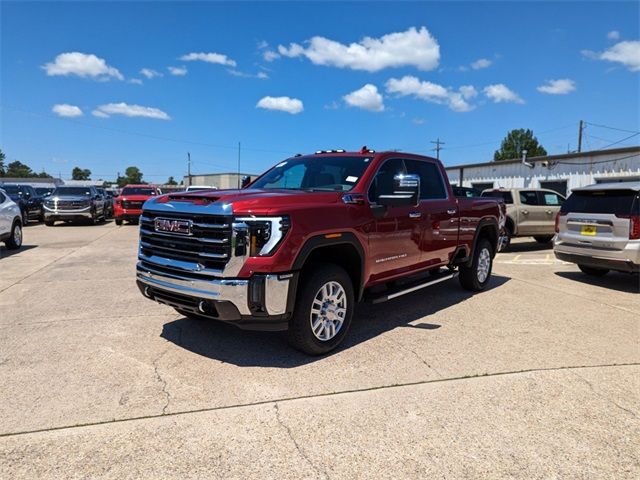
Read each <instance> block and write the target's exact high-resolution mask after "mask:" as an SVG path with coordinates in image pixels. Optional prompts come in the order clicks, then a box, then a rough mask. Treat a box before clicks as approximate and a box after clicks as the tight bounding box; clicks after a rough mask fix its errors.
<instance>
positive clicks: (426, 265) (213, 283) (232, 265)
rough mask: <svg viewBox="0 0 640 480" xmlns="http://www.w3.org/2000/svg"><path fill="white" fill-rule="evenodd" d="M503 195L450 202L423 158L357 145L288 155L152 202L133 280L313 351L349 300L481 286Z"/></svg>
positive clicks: (189, 312)
mask: <svg viewBox="0 0 640 480" xmlns="http://www.w3.org/2000/svg"><path fill="white" fill-rule="evenodd" d="M499 202H500V201H499V200H497V199H495V198H456V197H455V196H454V194H453V191H452V189H451V186H450V185H449V181H448V179H447V175H446V173H445V170H444V168H443V166H442V164H441V163H440V162H439V161H438V160H436V159H434V158H430V157H424V156H419V155H412V154H408V153H400V152H379V153H376V152H374V151H373V150H369V149H367V148H366V147H364V148H363V149H362V150H361V151H359V152H345V151H344V150H330V151H320V152H316V153H315V154H313V155H296V156H295V157H292V158H288V159H286V160H284V161H282V162H280V163H278V164H277V165H275V166H274V167H273V168H271V169H270V170H268V171H267V172H266V173H264V174H263V175H261V176H260V177H258V178H257V179H256V180H255V181H253V183H251V184H250V185H244V186H243V188H242V189H240V190H217V191H211V192H194V193H184V192H183V193H174V194H169V195H164V196H160V197H158V198H154V199H151V200H149V201H148V202H147V203H146V204H145V206H144V211H143V214H142V216H141V217H140V249H139V255H138V259H139V262H138V265H137V282H138V286H139V288H140V290H141V292H142V293H143V295H145V296H146V297H148V298H150V299H152V300H155V301H157V302H161V303H164V304H167V305H170V306H172V307H174V308H175V309H176V310H177V311H178V312H179V313H181V314H183V315H185V316H187V317H190V318H198V319H217V320H221V321H225V322H229V323H233V324H235V325H237V326H239V327H241V328H246V329H261V330H288V336H289V340H290V343H291V344H292V345H293V346H294V347H296V348H298V349H299V350H302V351H303V352H306V353H308V354H314V355H317V354H322V353H326V352H328V351H330V350H332V349H334V348H335V347H336V346H337V345H338V344H339V343H340V342H341V341H342V340H343V339H344V337H345V335H346V334H347V331H348V329H349V325H350V323H351V318H352V316H353V311H354V306H355V304H356V302H358V301H361V300H369V301H372V302H380V301H385V300H391V299H393V298H396V297H399V296H401V295H403V294H406V293H409V292H413V291H416V290H419V289H421V288H425V287H428V286H430V285H433V284H435V283H439V282H442V281H445V280H448V279H451V278H454V277H456V276H458V277H459V279H460V282H461V284H462V286H463V287H464V288H466V289H469V290H473V291H479V290H483V289H484V288H485V287H486V286H487V284H488V282H489V279H490V276H491V267H492V262H493V257H494V255H495V253H496V251H497V249H498V245H499V240H500V239H499V232H500V231H501V229H502V227H503V225H504V219H505V216H504V206H502V207H501V204H500V203H499ZM442 267H444V268H442Z"/></svg>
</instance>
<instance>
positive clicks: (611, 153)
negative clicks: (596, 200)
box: [446, 146, 640, 195]
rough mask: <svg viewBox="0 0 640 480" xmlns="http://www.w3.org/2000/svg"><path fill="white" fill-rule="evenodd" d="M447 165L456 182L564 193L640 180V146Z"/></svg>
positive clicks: (471, 185) (482, 186) (477, 185)
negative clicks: (587, 186)
mask: <svg viewBox="0 0 640 480" xmlns="http://www.w3.org/2000/svg"><path fill="white" fill-rule="evenodd" d="M526 162H527V164H525V163H523V162H522V159H517V160H504V161H498V162H485V163H472V164H468V165H456V166H452V167H446V170H447V174H448V176H449V180H450V181H451V183H452V184H455V185H458V186H463V187H473V188H476V189H478V190H485V189H488V188H548V189H551V190H555V191H557V192H559V193H561V194H562V195H568V194H569V193H570V192H571V190H572V189H574V188H577V187H583V186H585V185H591V184H593V183H604V182H631V181H640V146H636V147H625V148H616V149H611V150H595V151H590V152H580V153H568V154H564V155H548V156H546V157H532V158H527V159H526Z"/></svg>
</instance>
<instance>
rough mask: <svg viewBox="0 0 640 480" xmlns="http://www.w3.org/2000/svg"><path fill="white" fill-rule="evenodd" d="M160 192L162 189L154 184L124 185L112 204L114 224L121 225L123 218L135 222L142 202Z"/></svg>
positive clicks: (140, 212) (140, 211) (138, 217)
mask: <svg viewBox="0 0 640 480" xmlns="http://www.w3.org/2000/svg"><path fill="white" fill-rule="evenodd" d="M161 194H162V191H161V190H160V189H159V188H158V187H156V186H155V185H127V186H125V187H124V188H123V189H122V191H121V192H120V195H119V196H118V198H116V201H115V204H114V217H115V219H116V225H122V222H124V221H125V220H127V221H128V222H131V223H135V224H137V223H138V220H139V219H140V215H141V214H142V205H143V204H144V202H146V201H147V200H149V199H150V198H153V197H157V196H158V195H161Z"/></svg>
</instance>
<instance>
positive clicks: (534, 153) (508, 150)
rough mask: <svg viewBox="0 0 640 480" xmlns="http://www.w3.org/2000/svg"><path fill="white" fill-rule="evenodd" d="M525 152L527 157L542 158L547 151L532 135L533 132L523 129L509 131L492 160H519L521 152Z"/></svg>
mask: <svg viewBox="0 0 640 480" xmlns="http://www.w3.org/2000/svg"><path fill="white" fill-rule="evenodd" d="M523 150H526V151H527V157H544V156H545V155H547V151H546V150H545V149H544V147H543V146H542V145H540V143H539V142H538V139H537V138H536V137H535V136H534V135H533V131H532V130H529V129H526V130H525V129H524V128H518V129H516V130H511V131H510V132H509V133H508V134H507V136H506V137H505V138H504V140H502V143H501V144H500V150H496V151H495V153H494V154H493V160H494V161H496V162H499V161H501V160H510V159H513V158H520V157H521V156H522V151H523Z"/></svg>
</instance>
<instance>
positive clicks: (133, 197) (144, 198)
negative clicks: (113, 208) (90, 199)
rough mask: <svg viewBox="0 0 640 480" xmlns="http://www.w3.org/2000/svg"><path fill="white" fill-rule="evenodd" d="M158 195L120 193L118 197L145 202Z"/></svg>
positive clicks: (119, 198)
mask: <svg viewBox="0 0 640 480" xmlns="http://www.w3.org/2000/svg"><path fill="white" fill-rule="evenodd" d="M157 196H158V195H119V196H118V197H116V198H117V199H118V200H131V201H134V202H138V201H139V202H145V201H147V200H149V199H150V198H154V197H157Z"/></svg>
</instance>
